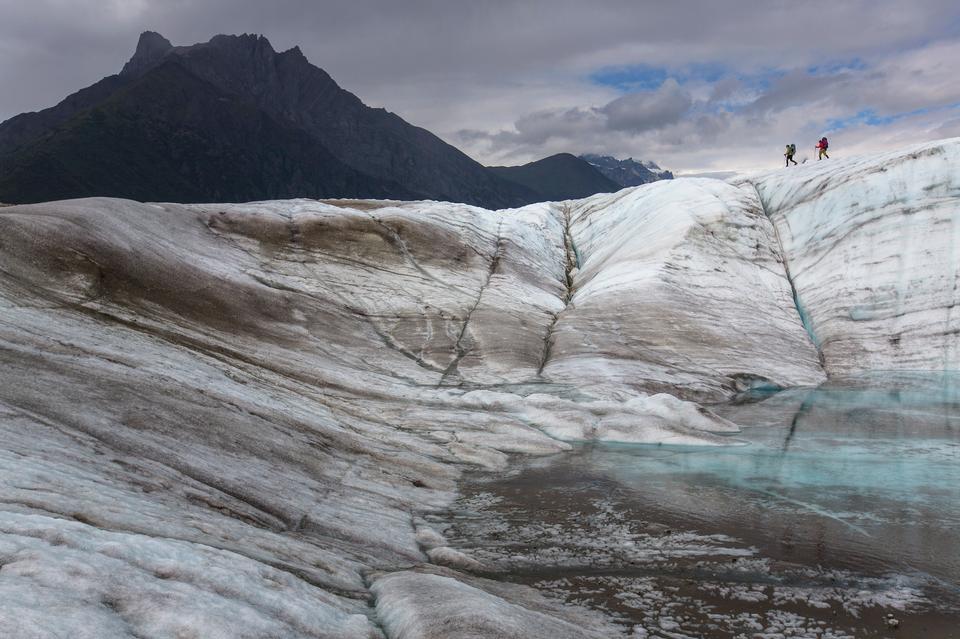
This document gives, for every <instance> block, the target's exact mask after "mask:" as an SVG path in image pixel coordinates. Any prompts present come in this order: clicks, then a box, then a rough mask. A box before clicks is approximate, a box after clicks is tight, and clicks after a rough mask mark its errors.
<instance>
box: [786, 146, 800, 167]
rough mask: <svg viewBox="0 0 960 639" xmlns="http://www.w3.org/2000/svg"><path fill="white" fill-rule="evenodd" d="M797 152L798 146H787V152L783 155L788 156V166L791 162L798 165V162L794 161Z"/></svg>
mask: <svg viewBox="0 0 960 639" xmlns="http://www.w3.org/2000/svg"><path fill="white" fill-rule="evenodd" d="M796 152H797V145H796V144H788V145H787V152H786V153H784V154H783V155H784V156H786V158H787V166H790V163H791V162H793V163H794V164H796V163H797V161H796V160H794V159H793V156H794V154H795V153H796Z"/></svg>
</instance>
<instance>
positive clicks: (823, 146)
mask: <svg viewBox="0 0 960 639" xmlns="http://www.w3.org/2000/svg"><path fill="white" fill-rule="evenodd" d="M829 146H830V144H829V143H828V142H827V138H826V137H822V138H820V141H819V142H817V146H815V147H813V148H815V149H817V150H819V151H820V155H819V156H818V157H817V160H818V161H819V160H822V159H823V158H827V159H828V160H829V159H830V156H829V155H827V147H829Z"/></svg>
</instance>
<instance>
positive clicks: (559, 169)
mask: <svg viewBox="0 0 960 639" xmlns="http://www.w3.org/2000/svg"><path fill="white" fill-rule="evenodd" d="M490 170H491V171H493V172H494V173H496V174H497V175H498V176H500V177H502V178H504V179H506V180H510V181H511V182H515V183H516V184H519V185H520V186H523V187H525V188H527V189H529V190H531V191H533V192H534V193H535V194H536V196H537V197H536V198H535V199H534V200H532V201H544V200H573V199H578V198H583V197H588V196H590V195H593V194H595V193H613V192H614V191H619V190H620V188H621V186H620V185H619V184H617V183H616V182H614V181H613V180H610V179H608V178H606V177H604V176H603V175H601V174H600V172H599V171H597V169H596V168H595V167H593V166H591V165H590V164H589V163H587V162H585V161H584V160H581V159H580V158H578V157H576V156H575V155H570V154H569V153H558V154H557V155H551V156H550V157H547V158H543V159H542V160H537V161H536V162H530V163H529V164H524V165H522V166H492V167H490Z"/></svg>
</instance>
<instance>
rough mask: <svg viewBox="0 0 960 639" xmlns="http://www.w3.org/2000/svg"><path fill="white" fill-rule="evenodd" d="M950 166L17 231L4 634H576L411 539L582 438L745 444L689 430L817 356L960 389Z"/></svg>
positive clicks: (6, 452) (222, 210)
mask: <svg viewBox="0 0 960 639" xmlns="http://www.w3.org/2000/svg"><path fill="white" fill-rule="evenodd" d="M958 152H960V143H958V142H956V141H953V142H947V143H941V144H939V145H930V146H927V147H922V148H918V149H914V150H911V151H909V152H908V153H904V154H900V155H897V156H891V157H890V158H880V159H878V160H870V161H868V160H863V161H850V162H834V163H833V165H832V166H833V167H834V170H833V174H832V175H828V174H827V170H826V169H825V168H822V167H818V166H814V167H804V168H802V169H798V170H797V171H795V172H794V173H791V174H790V175H789V176H787V175H786V174H784V177H780V176H766V177H760V178H757V179H756V180H755V181H754V182H743V183H739V184H725V183H721V182H710V181H704V180H694V179H690V180H676V181H671V182H662V183H656V184H653V185H648V186H642V187H637V188H635V189H629V190H625V191H621V192H620V193H617V194H612V195H600V196H595V197H592V198H588V199H586V200H582V201H576V202H564V203H549V204H537V205H532V206H529V207H525V208H523V209H517V210H505V211H496V212H493V211H486V210H483V209H478V208H475V207H470V206H465V205H456V204H446V203H437V202H408V203H403V202H388V201H346V200H339V201H328V202H317V201H307V200H293V201H283V202H261V203H249V204H223V205H216V204H197V205H173V204H140V203H135V202H129V201H122V200H111V199H87V200H75V201H67V202H58V203H50V204H39V205H31V206H15V207H6V208H2V209H0V431H2V435H0V441H2V442H3V445H2V446H0V485H2V486H3V490H2V496H0V499H2V503H0V595H2V596H0V636H15V637H20V638H23V639H28V638H34V637H36V638H41V637H43V638H45V637H53V636H64V635H70V636H72V637H83V636H90V637H98V638H112V637H165V636H181V637H190V636H197V637H231V638H242V637H264V636H270V637H338V638H339V637H344V638H345V637H398V636H403V637H439V636H449V635H443V634H438V632H440V631H438V630H436V629H437V628H441V627H443V619H444V615H452V614H454V613H456V614H457V615H458V616H460V617H466V618H467V619H468V621H467V622H465V625H462V628H461V629H462V632H463V633H464V635H463V636H467V635H469V636H472V637H484V636H490V637H492V636H498V635H497V634H496V633H497V632H499V631H500V630H498V628H500V626H498V625H497V624H498V623H507V622H508V621H509V622H510V623H514V624H516V625H515V626H511V627H517V628H525V629H529V632H528V633H527V636H541V634H543V632H545V631H549V632H550V634H559V635H560V636H563V633H564V632H567V631H568V630H569V632H567V634H569V635H570V636H574V635H575V631H574V630H570V628H571V627H575V626H576V625H577V621H576V619H575V618H574V617H575V615H573V616H571V613H570V612H569V611H565V612H563V611H561V612H558V611H557V610H556V609H554V608H551V607H550V606H549V605H545V604H544V605H542V604H541V603H538V602H537V601H534V599H533V598H532V597H533V595H532V594H529V593H528V594H529V596H528V595H523V594H520V593H521V592H522V591H523V589H522V588H519V587H518V589H516V590H511V591H510V592H509V593H505V591H501V590H497V588H496V587H495V586H494V585H491V584H490V583H487V582H483V581H482V580H475V579H472V578H470V577H468V576H467V574H466V572H464V570H466V571H469V569H470V568H471V564H469V561H467V560H468V559H469V558H467V557H465V556H457V555H456V554H455V553H456V551H454V550H453V549H450V548H447V547H446V546H444V545H443V544H442V543H441V541H440V540H438V539H435V538H433V537H431V536H430V535H429V534H428V533H426V532H423V531H422V530H420V531H419V532H420V534H419V535H418V525H417V517H418V516H419V515H420V514H421V513H425V512H430V511H436V510H438V509H442V508H444V507H446V506H447V505H448V504H449V503H451V500H452V499H453V498H454V495H455V492H456V482H457V479H458V477H459V476H460V473H461V472H462V470H463V469H464V468H468V467H471V466H479V467H482V468H487V469H502V468H506V467H507V466H508V465H509V459H510V458H509V455H511V454H514V453H523V454H549V453H556V452H561V451H564V450H566V449H568V448H569V444H567V443H566V441H567V440H584V439H587V440H589V439H597V440H613V441H631V442H651V443H652V442H670V443H696V444H719V443H729V441H730V440H729V439H724V437H723V433H729V432H732V431H734V430H736V427H735V426H734V425H733V424H731V423H730V422H728V421H726V420H724V419H722V418H720V417H718V416H717V415H715V414H713V413H712V412H710V411H709V410H707V409H704V408H702V407H701V406H699V405H698V404H695V403H693V402H695V401H720V400H723V399H726V398H729V397H730V396H732V395H733V394H735V393H736V392H738V391H740V390H744V389H747V388H751V387H756V386H764V387H788V386H797V385H814V384H817V383H819V382H820V381H822V380H823V379H825V374H824V371H823V369H822V368H821V363H820V359H819V357H820V355H822V356H823V358H824V361H825V362H826V366H827V370H828V371H830V372H834V371H847V370H852V369H855V368H858V367H876V366H878V365H889V366H898V365H901V364H902V365H903V366H907V365H914V366H919V365H921V364H922V363H926V364H927V365H929V366H934V365H936V366H940V365H942V364H943V363H944V362H952V361H953V360H952V359H950V358H952V357H954V355H953V353H954V351H953V350H952V346H951V344H952V341H951V340H953V339H955V335H954V334H953V333H952V332H950V331H952V330H953V329H951V328H950V327H951V326H952V324H951V321H952V320H951V319H950V318H951V311H950V308H952V300H953V298H954V297H953V296H954V295H955V293H954V289H953V283H954V276H955V273H956V266H957V263H956V257H955V256H954V255H953V253H951V252H950V251H951V247H952V244H951V242H952V240H951V239H949V238H952V235H951V233H952V229H953V228H954V223H953V214H954V213H955V211H956V194H957V190H956V189H957V187H956V186H955V185H954V182H953V181H952V180H953V177H952V176H953V175H955V174H956V166H957V154H958ZM951 167H952V168H953V173H951V172H950V169H951ZM884 180H889V184H887V183H885V182H884ZM870 198H873V199H870ZM897 198H899V200H902V201H901V202H899V203H896V202H893V200H894V199H897ZM888 200H889V202H888ZM899 200H898V201H899ZM854 202H856V203H857V206H858V207H860V208H858V209H856V211H857V215H864V216H868V217H867V218H865V219H868V220H870V225H868V226H869V228H867V227H865V226H864V224H860V223H858V222H848V221H845V220H847V215H848V213H847V211H848V209H851V208H852V207H854ZM891 202H893V203H891ZM860 209H862V212H860ZM908 210H909V213H908V212H907V211H908ZM851 215H852V214H851ZM767 216H769V218H768V217H767ZM910 216H912V217H910ZM905 217H909V219H913V220H916V221H917V226H914V227H910V228H911V229H912V230H911V232H910V233H908V234H904V233H903V232H902V231H903V224H902V220H903V219H905ZM888 218H895V221H893V222H890V221H889V220H888ZM851 219H853V218H852V217H851ZM857 219H859V218H857ZM771 220H772V223H771ZM818 220H823V221H818ZM921 221H922V224H921ZM825 225H826V226H825ZM830 225H832V226H830ZM845 225H846V226H845ZM848 227H849V228H848ZM864 228H867V230H869V231H870V232H866V231H862V230H861V229H864ZM871 229H872V230H871ZM941 229H947V230H949V231H950V232H949V233H948V232H946V231H941ZM905 235H906V236H907V237H906V239H905ZM778 236H779V240H778ZM781 245H782V247H783V248H782V249H781ZM869 246H873V247H874V248H869ZM898 247H899V248H898ZM898 251H899V252H898ZM925 251H930V253H929V254H928V253H925ZM890 256H893V257H890ZM834 257H835V258H836V259H833V258H834ZM888 257H890V260H891V261H893V262H896V263H897V264H902V266H903V268H902V269H901V270H902V271H903V272H905V273H906V274H905V275H902V276H899V275H898V273H899V272H900V271H897V268H899V267H897V266H891V267H890V269H889V270H883V269H887V266H888V265H887V264H886V262H884V263H882V264H881V263H880V262H882V261H883V260H884V259H887V258H888ZM784 259H786V262H787V265H788V266H789V271H788V270H787V269H785V268H784V267H783V263H784ZM923 260H928V261H927V262H924V263H926V264H930V265H931V266H930V268H929V272H928V270H926V269H924V268H920V267H919V266H916V265H918V264H919V263H920V262H921V261H923ZM874 262H877V263H876V264H874ZM951 269H952V270H951ZM841 270H843V271H844V272H849V273H850V274H851V275H852V276H855V277H852V279H851V280H850V282H852V284H850V285H845V284H844V282H845V281H846V280H843V281H841V280H838V279H837V277H836V276H835V275H836V273H837V272H838V271H841ZM871 273H873V274H878V275H871ZM871 277H877V278H878V279H876V280H871V279H870V278H871ZM897 277H901V279H896V278H897ZM818 278H822V279H819V281H818ZM894 280H895V281H894ZM794 298H796V301H797V303H796V304H795V299H794ZM891 300H892V301H891ZM844 304H846V305H848V306H849V308H847V310H846V311H843V310H842V309H843V308H846V307H844ZM797 306H800V307H801V310H802V312H798V311H797ZM838 309H839V310H838ZM844 313H846V315H844ZM924 318H928V319H929V320H930V321H934V320H935V322H936V323H935V324H934V325H933V329H929V327H928V324H929V322H928V321H927V320H926V319H924ZM804 320H805V321H806V323H807V325H806V329H809V332H810V334H812V335H814V340H811V339H810V338H809V337H808V330H805V326H804ZM945 336H946V337H947V339H946V340H945V339H944V337H945ZM938 340H939V342H938ZM938 344H939V346H938ZM944 344H947V346H946V347H944ZM818 349H819V351H820V352H819V353H818ZM908 354H911V355H908ZM938 357H939V358H940V359H937V358H938ZM431 557H433V558H435V559H436V561H437V562H439V563H446V564H448V565H450V566H451V567H450V568H444V569H443V570H444V571H446V572H442V573H440V572H429V570H427V568H430V566H431ZM458 568H459V569H460V571H459V572H458V571H457V570H458ZM430 569H431V570H440V569H438V568H430ZM425 571H426V572H425ZM407 585H409V592H408V591H407ZM417 592H423V593H426V594H425V595H424V596H428V597H436V596H450V597H456V596H459V597H461V599H460V601H461V602H462V603H461V605H459V606H445V607H441V606H434V607H431V606H429V605H428V604H426V603H424V602H422V601H415V602H412V603H411V602H410V601H409V600H410V598H411V597H414V598H416V593H417ZM444 593H446V594H444ZM50 611H57V612H56V613H55V614H54V613H51V612H50ZM491 615H492V617H491ZM545 618H549V619H552V621H545V620H544V619H545ZM469 620H472V621H469ZM582 623H583V624H586V625H591V624H592V625H591V627H592V628H596V627H597V626H596V624H595V623H594V622H593V621H591V618H590V617H584V621H583V622H582ZM584 627H586V626H584ZM525 632H526V631H525ZM585 632H586V631H584V633H585ZM84 633H87V634H84ZM471 633H472V634H471ZM537 633H540V634H537ZM579 636H587V635H586V634H581V635H579Z"/></svg>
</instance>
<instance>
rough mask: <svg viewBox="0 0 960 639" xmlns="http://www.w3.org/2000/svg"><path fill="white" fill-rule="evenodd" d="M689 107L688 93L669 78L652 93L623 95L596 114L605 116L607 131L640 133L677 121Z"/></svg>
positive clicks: (690, 104)
mask: <svg viewBox="0 0 960 639" xmlns="http://www.w3.org/2000/svg"><path fill="white" fill-rule="evenodd" d="M692 105H693V99H692V98H691V97H690V93H688V92H687V91H684V90H683V89H682V88H681V87H680V85H679V84H678V83H677V81H676V80H674V79H673V78H670V79H668V80H666V81H664V83H663V84H662V85H660V87H659V88H658V89H657V90H656V91H644V92H639V93H630V94H627V95H625V96H623V97H620V98H617V99H616V100H614V101H612V102H610V103H609V104H607V105H606V106H604V107H603V108H602V109H600V111H601V112H602V113H603V115H605V116H606V126H607V128H608V129H611V130H613V131H626V132H630V133H640V132H643V131H649V130H651V129H660V128H663V127H665V126H666V125H668V124H673V123H675V122H678V121H679V120H680V119H681V118H683V116H684V115H685V114H686V113H687V111H688V110H689V109H690V107H691V106H692Z"/></svg>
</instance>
